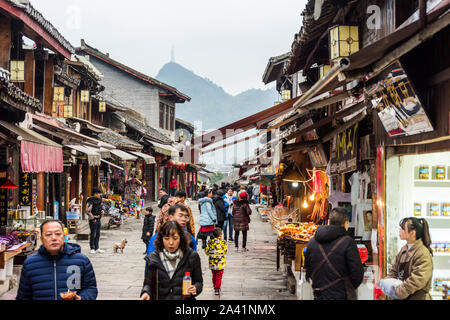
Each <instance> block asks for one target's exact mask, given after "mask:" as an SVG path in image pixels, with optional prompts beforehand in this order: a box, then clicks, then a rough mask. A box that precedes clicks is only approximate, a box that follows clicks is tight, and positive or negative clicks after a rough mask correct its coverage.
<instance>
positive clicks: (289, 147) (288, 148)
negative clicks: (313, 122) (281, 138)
mask: <svg viewBox="0 0 450 320" xmlns="http://www.w3.org/2000/svg"><path fill="white" fill-rule="evenodd" d="M320 143H321V141H320V139H319V140H312V141H304V142H298V143H292V144H285V145H284V146H283V153H288V152H297V151H303V150H308V149H309V148H311V147H315V146H317V145H319V144H320Z"/></svg>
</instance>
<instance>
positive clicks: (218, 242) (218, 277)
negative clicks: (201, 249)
mask: <svg viewBox="0 0 450 320" xmlns="http://www.w3.org/2000/svg"><path fill="white" fill-rule="evenodd" d="M205 252H206V254H207V255H208V256H209V268H210V269H211V272H212V281H213V285H214V293H215V294H216V296H217V295H219V294H220V287H221V285H222V276H223V271H224V270H225V265H226V263H225V255H226V254H227V252H228V245H227V242H226V241H225V240H223V239H222V229H220V228H215V229H214V231H213V234H212V237H211V238H210V239H209V241H208V244H207V246H206V250H205Z"/></svg>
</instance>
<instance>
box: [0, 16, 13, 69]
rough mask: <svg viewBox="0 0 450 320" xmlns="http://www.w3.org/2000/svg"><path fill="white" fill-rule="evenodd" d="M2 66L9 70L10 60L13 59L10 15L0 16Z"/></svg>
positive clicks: (0, 64) (0, 61)
mask: <svg viewBox="0 0 450 320" xmlns="http://www.w3.org/2000/svg"><path fill="white" fill-rule="evenodd" d="M0 30H2V32H1V34H0V67H1V68H3V69H5V70H9V60H11V39H12V33H11V20H10V19H9V18H8V17H5V16H2V17H1V18H0Z"/></svg>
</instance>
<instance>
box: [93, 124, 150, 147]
mask: <svg viewBox="0 0 450 320" xmlns="http://www.w3.org/2000/svg"><path fill="white" fill-rule="evenodd" d="M97 137H98V139H99V140H101V141H104V142H107V143H109V144H112V145H115V146H116V147H119V148H132V149H138V150H142V148H143V146H142V145H141V144H139V143H137V142H136V141H134V140H131V139H130V138H128V137H126V136H123V135H121V134H119V133H117V132H115V131H113V130H111V129H109V128H106V129H105V130H104V131H103V132H102V133H100V134H98V135H97Z"/></svg>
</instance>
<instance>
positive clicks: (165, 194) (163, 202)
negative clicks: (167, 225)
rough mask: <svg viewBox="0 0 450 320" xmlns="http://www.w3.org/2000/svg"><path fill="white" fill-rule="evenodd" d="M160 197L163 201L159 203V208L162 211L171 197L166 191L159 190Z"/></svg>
mask: <svg viewBox="0 0 450 320" xmlns="http://www.w3.org/2000/svg"><path fill="white" fill-rule="evenodd" d="M159 196H160V197H161V200H160V201H159V204H158V208H160V209H162V207H164V205H165V204H166V203H167V200H169V197H170V195H169V194H168V193H167V191H166V190H164V189H161V190H159Z"/></svg>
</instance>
